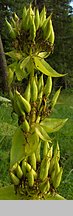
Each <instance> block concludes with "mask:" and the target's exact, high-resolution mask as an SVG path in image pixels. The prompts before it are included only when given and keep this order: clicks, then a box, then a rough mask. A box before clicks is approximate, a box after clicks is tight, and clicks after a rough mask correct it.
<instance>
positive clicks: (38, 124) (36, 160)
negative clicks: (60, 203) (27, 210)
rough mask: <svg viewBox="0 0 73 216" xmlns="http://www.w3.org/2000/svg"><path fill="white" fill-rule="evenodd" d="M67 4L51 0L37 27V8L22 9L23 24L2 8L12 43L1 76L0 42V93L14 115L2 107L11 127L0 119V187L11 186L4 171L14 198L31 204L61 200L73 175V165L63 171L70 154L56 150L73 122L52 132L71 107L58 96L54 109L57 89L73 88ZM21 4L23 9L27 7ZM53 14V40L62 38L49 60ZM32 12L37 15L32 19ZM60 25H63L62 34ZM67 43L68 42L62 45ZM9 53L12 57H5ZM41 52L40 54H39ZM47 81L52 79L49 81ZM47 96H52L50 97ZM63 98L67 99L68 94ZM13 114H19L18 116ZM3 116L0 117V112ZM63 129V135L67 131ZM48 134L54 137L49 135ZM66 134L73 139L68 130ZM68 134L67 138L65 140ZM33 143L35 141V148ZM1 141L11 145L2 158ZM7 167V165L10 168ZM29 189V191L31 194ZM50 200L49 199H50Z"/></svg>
mask: <svg viewBox="0 0 73 216" xmlns="http://www.w3.org/2000/svg"><path fill="white" fill-rule="evenodd" d="M35 3H36V4H37V5H38V7H39V9H40V11H41V5H42V1H41V4H39V2H38V1H37V2H36V1H34V2H33V7H34V4H35ZM69 3H70V1H66V2H65V3H64V4H63V3H61V2H60V1H59V4H55V3H54V2H50V1H49V8H48V15H49V14H50V15H49V16H48V19H46V12H45V7H43V10H42V14H44V23H45V24H42V25H41V23H42V21H43V20H42V16H43V15H42V14H40V16H39V10H38V9H36V12H33V11H32V8H31V5H30V8H29V9H28V10H26V7H24V12H23V17H22V21H21V19H20V20H19V17H18V16H17V15H16V13H13V12H12V7H13V4H12V3H8V4H10V6H9V7H8V5H7V6H6V11H5V13H7V14H8V15H7V16H8V17H9V19H10V22H11V25H10V23H9V22H8V20H7V18H5V21H6V24H7V26H8V29H9V32H10V33H11V37H12V38H13V40H14V42H12V45H11V40H10V41H8V43H9V45H8V48H5V46H4V48H5V49H6V51H7V53H6V54H7V55H8V57H7V63H8V72H7V71H5V70H7V69H6V60H5V56H4V53H3V47H2V41H1V39H0V47H1V48H0V50H1V51H0V52H1V74H2V75H1V80H2V83H3V80H4V86H3V88H2V91H3V92H4V89H5V90H9V95H10V99H11V101H12V106H13V110H12V106H11V103H8V104H7V103H5V104H4V103H3V104H1V108H2V109H1V110H2V111H1V112H3V111H4V110H5V111H4V112H6V109H8V110H9V112H8V115H10V114H11V117H10V119H9V121H10V123H9V121H8V117H7V116H5V118H6V117H7V118H6V122H4V123H3V119H2V120H1V121H2V122H1V128H2V127H3V130H2V129H1V134H0V136H1V154H2V155H1V158H2V156H3V157H6V161H7V164H6V170H4V176H3V178H5V179H3V180H2V181H1V186H2V185H5V184H6V182H7V184H10V179H9V176H8V175H7V178H6V172H8V170H9V174H10V176H11V179H12V182H13V183H14V185H15V191H16V193H17V192H18V193H21V194H25V193H27V195H26V199H30V197H31V198H32V196H33V199H35V198H39V199H55V198H56V199H62V198H63V197H60V196H59V195H58V194H59V193H61V195H63V190H64V189H65V187H64V186H65V184H66V186H67V188H68V187H69V184H70V183H71V182H68V178H69V177H71V176H72V166H69V168H71V169H70V171H69V169H68V167H67V169H65V166H66V165H67V160H68V162H69V158H68V155H71V152H70V149H68V151H69V154H67V155H66V149H65V147H63V149H62V147H61V146H60V147H61V155H62V157H61V158H60V149H59V144H58V143H60V142H61V141H62V142H63V143H64V138H65V139H66V141H67V138H68V133H69V127H70V123H71V122H70V119H69V120H68V124H67V125H68V126H67V131H65V132H64V130H63V129H61V132H57V133H56V131H57V130H59V129H60V128H61V127H62V126H63V125H64V123H65V122H66V121H67V118H68V116H66V114H68V113H67V110H68V111H69V107H67V104H68V101H67V100H66V103H67V104H66V103H65V105H64V104H62V100H63V99H62V97H60V100H59V103H60V104H59V105H60V106H58V104H57V105H56V102H57V99H58V96H59V94H60V91H61V88H59V89H58V90H57V91H56V93H55V88H57V87H59V86H60V85H62V86H63V88H65V89H67V88H68V87H70V88H72V82H71V80H72V74H71V67H72V64H71V65H70V61H71V63H72V52H70V56H69V57H70V58H68V55H67V51H66V50H69V49H70V47H71V43H68V40H69V35H68V34H67V31H68V29H69V28H70V33H71V36H72V35H73V31H72V15H71V10H70V9H71V8H70V6H69ZM25 4H27V2H26V3H25ZM45 5H47V1H45ZM2 6H3V5H2ZM53 6H54V7H53ZM4 7H5V5H4ZM1 12H2V10H1ZM52 12H53V23H54V28H55V36H56V38H57V36H58V32H60V37H59V36H58V40H55V45H56V44H57V46H56V49H55V52H54V53H55V55H53V50H54V31H53V25H52V20H51V17H52ZM18 13H19V14H20V17H21V11H19V10H18ZM33 13H35V15H34V16H33ZM27 14H28V16H27ZM12 15H13V17H12ZM34 17H35V18H34ZM25 20H26V22H25ZM30 20H31V22H30ZM40 20H41V22H40ZM68 21H69V28H67V25H68ZM64 22H66V23H67V25H66V26H65V25H64ZM58 24H61V25H60V29H59V25H58ZM48 25H49V31H47V27H48ZM57 27H58V30H57ZM4 30H5V27H4ZM3 35H4V32H3V30H2V37H3ZM26 35H27V37H26ZM66 35H67V37H66ZM23 38H24V40H23ZM40 39H41V40H40ZM7 40H8V39H7ZM22 41H25V44H24V43H23V44H22ZM65 41H66V42H67V43H65ZM43 42H44V43H43ZM60 42H61V48H60V49H59V45H60ZM70 42H71V40H70ZM6 43H7V42H6ZM39 44H40V48H39ZM11 46H13V49H12V51H11V49H10V47H11ZM6 47H7V45H6ZM47 47H48V49H47ZM9 50H10V51H11V52H9ZM70 50H71V49H70ZM41 51H44V52H43V53H41ZM58 51H59V56H58V57H57V53H58ZM51 52H52V55H53V58H52V56H51V55H50V58H49V57H48V56H49V54H50V53H51ZM41 55H43V56H42V59H41V58H40V57H41ZM10 57H11V59H10ZM46 57H47V61H48V63H49V62H51V66H54V67H55V69H57V71H60V73H61V74H59V73H57V72H56V71H55V70H53V69H52V68H51V67H50V65H49V64H48V63H46V61H45V60H44V58H46ZM62 59H63V61H62ZM30 64H32V68H33V70H31V68H30ZM59 64H60V66H59ZM35 69H37V70H38V69H39V71H41V72H42V73H43V74H44V76H43V75H41V74H40V72H38V73H36V72H35ZM66 69H68V72H69V73H68V76H64V75H63V76H62V73H66V72H67V71H66ZM2 71H3V72H2ZM6 73H8V75H7V78H8V89H6V87H5V80H6ZM37 75H38V78H37ZM45 75H48V76H49V77H48V78H46V76H45ZM60 76H62V77H63V78H62V82H61V81H60ZM2 77H3V78H2ZM51 77H53V79H52V78H51ZM54 77H56V79H54ZM52 80H53V95H52V94H51V91H52ZM2 83H1V86H2ZM24 83H25V87H24ZM48 86H49V89H48ZM62 92H63V91H62ZM50 94H51V96H50V97H49V95H50ZM66 94H67V95H68V93H67V91H66ZM40 95H41V96H40ZM63 95H64V93H63ZM71 95H72V92H71ZM48 97H49V98H48ZM65 97H66V96H65ZM65 99H66V98H65ZM55 105H56V106H55ZM54 106H55V108H54ZM63 106H64V108H63ZM67 108H68V109H67ZM70 109H71V111H72V109H73V106H72V105H71V106H70ZM53 111H54V112H53ZM51 112H52V113H51ZM15 113H16V114H17V115H18V117H17V115H16V114H15ZM69 114H70V111H69ZM1 115H3V113H2V114H1ZM49 115H50V119H49V118H48V117H49ZM58 116H59V118H58ZM64 116H65V118H64ZM3 117H4V115H3ZM44 117H45V120H44ZM51 117H52V118H51ZM46 121H47V122H46ZM53 123H54V124H55V126H53ZM49 124H50V125H49ZM64 127H65V130H66V126H64ZM52 132H55V133H54V134H53V133H52ZM70 132H71V138H72V131H70ZM49 133H51V135H52V140H53V144H54V147H53V145H52V142H51V138H50V137H49ZM66 133H67V137H66ZM69 134H70V133H69ZM60 135H62V136H60ZM20 137H21V138H20ZM36 139H37V142H36V143H35V140H36ZM11 140H12V146H11ZM41 140H42V141H41ZM57 140H58V142H57ZM5 141H6V142H7V146H8V143H10V144H9V149H8V147H7V146H6V149H5V151H6V154H5V155H4V153H2V148H4V143H5ZM23 142H24V145H23ZM69 142H70V140H69ZM34 143H35V144H36V145H35V144H34ZM49 143H51V144H49ZM65 143H66V142H65ZM27 144H28V145H27ZM60 145H61V144H60ZM37 146H39V151H38V157H37V154H36V149H37ZM28 147H30V148H28ZM71 147H72V145H71ZM53 148H54V150H53ZM10 149H11V150H10ZM64 150H65V152H64ZM24 152H25V154H24ZM16 154H17V156H16ZM63 154H64V155H63ZM8 163H10V169H9V166H8ZM68 164H69V163H68ZM44 165H46V169H44ZM70 165H72V164H70ZM62 167H63V168H62ZM2 169H3V168H2ZM45 170H46V172H45ZM48 170H49V172H48ZM63 170H64V173H63ZM1 171H2V170H1ZM67 171H68V172H67ZM62 173H63V178H62ZM61 178H62V183H61V186H59V185H60V181H61ZM25 186H26V187H25ZM58 187H59V188H58ZM31 188H32V189H33V190H30V189H31ZM56 188H58V190H56ZM70 189H71V184H70V187H69V190H70ZM11 190H12V189H11ZM36 191H37V193H36ZM49 191H50V192H49ZM57 191H58V194H57ZM48 192H49V193H48ZM51 195H52V196H53V197H50V196H51ZM27 196H28V198H27ZM63 196H64V195H63ZM64 197H65V198H67V194H65V196H64ZM70 197H71V199H72V193H71V191H70V196H69V194H68V198H67V199H70ZM63 199H64V198H63Z"/></svg>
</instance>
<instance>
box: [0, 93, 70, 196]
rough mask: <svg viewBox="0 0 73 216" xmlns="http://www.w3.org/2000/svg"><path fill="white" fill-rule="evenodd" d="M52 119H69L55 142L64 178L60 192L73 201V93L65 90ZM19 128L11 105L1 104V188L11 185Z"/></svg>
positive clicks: (54, 135)
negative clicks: (14, 139) (13, 147)
mask: <svg viewBox="0 0 73 216" xmlns="http://www.w3.org/2000/svg"><path fill="white" fill-rule="evenodd" d="M51 116H52V117H56V118H68V121H67V122H66V124H65V125H64V127H63V128H61V129H60V130H59V131H58V132H56V133H55V134H52V137H53V142H54V144H56V142H57V141H58V143H59V145H60V152H61V158H60V164H61V165H62V166H63V177H62V181H61V184H60V186H59V188H58V192H59V193H60V194H61V195H62V196H64V197H65V198H66V199H67V200H73V91H69V90H68V91H66V90H63V91H62V92H61V95H60V97H59V100H58V103H57V105H56V106H55V108H54V110H53V113H52V114H51ZM16 127H17V115H16V114H12V107H11V104H7V103H5V104H4V103H3V104H0V187H3V186H7V185H9V184H11V182H10V177H9V158H10V148H11V142H12V137H13V134H14V132H15V130H16Z"/></svg>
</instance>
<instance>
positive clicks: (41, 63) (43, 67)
mask: <svg viewBox="0 0 73 216" xmlns="http://www.w3.org/2000/svg"><path fill="white" fill-rule="evenodd" d="M34 62H35V66H36V68H37V69H38V70H40V71H41V72H42V73H43V74H45V75H47V76H51V77H61V76H65V74H59V73H57V72H56V71H55V70H54V69H53V68H52V67H51V66H50V65H49V64H48V63H47V62H46V61H45V60H44V59H41V58H40V57H34Z"/></svg>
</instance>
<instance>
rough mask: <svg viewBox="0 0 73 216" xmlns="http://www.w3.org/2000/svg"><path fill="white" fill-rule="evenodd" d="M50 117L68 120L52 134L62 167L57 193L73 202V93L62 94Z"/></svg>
mask: <svg viewBox="0 0 73 216" xmlns="http://www.w3.org/2000/svg"><path fill="white" fill-rule="evenodd" d="M52 117H56V118H68V121H67V122H66V124H65V125H64V127H63V128H61V129H60V130H59V131H58V132H56V133H55V135H54V134H53V137H54V141H55V143H56V141H57V140H58V143H59V145H60V151H61V160H60V162H61V165H62V166H63V177H62V182H61V184H60V186H59V189H58V191H59V192H60V194H61V195H62V196H64V197H65V198H66V199H69V200H71V199H72V200H73V93H68V92H65V91H64V92H62V93H61V96H60V98H59V102H58V104H57V105H56V107H55V110H54V113H53V114H52Z"/></svg>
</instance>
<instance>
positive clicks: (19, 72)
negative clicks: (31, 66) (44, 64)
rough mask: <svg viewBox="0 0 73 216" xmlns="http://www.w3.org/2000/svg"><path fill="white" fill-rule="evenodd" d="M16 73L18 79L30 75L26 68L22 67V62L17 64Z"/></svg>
mask: <svg viewBox="0 0 73 216" xmlns="http://www.w3.org/2000/svg"><path fill="white" fill-rule="evenodd" d="M15 74H16V77H17V80H18V81H22V80H23V79H24V78H26V77H27V76H28V74H27V73H26V71H25V70H23V69H20V64H18V63H17V65H16V69H15Z"/></svg>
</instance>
